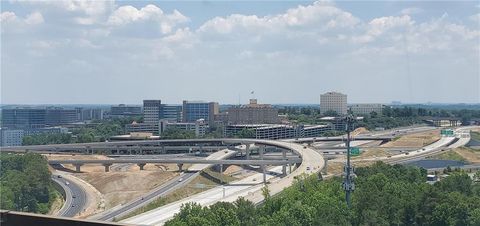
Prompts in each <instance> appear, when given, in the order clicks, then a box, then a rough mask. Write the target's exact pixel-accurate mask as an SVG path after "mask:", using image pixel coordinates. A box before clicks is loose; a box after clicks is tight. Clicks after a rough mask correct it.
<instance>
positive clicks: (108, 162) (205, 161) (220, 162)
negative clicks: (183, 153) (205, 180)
mask: <svg viewBox="0 0 480 226" xmlns="http://www.w3.org/2000/svg"><path fill="white" fill-rule="evenodd" d="M301 162H302V159H301V158H292V159H263V160H253V159H249V160H229V159H226V160H213V159H91V160H48V164H51V165H58V164H72V165H73V166H75V170H76V171H77V172H81V170H80V167H81V166H82V165H85V164H100V165H103V166H105V171H106V172H108V171H109V168H110V166H111V165H113V164H122V163H123V164H124V163H132V164H137V165H138V166H139V167H140V169H141V170H143V167H144V166H145V165H146V164H154V163H165V164H168V163H173V164H177V165H178V168H179V169H180V171H182V167H183V164H209V165H257V166H266V165H271V166H278V165H287V164H298V163H301Z"/></svg>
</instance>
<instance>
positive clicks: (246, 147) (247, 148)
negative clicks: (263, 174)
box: [245, 144, 250, 160]
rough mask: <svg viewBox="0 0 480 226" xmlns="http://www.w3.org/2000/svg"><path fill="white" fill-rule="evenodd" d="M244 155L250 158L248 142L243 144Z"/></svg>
mask: <svg viewBox="0 0 480 226" xmlns="http://www.w3.org/2000/svg"><path fill="white" fill-rule="evenodd" d="M245 156H246V158H247V160H249V159H250V144H246V145H245Z"/></svg>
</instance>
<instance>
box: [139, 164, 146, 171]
mask: <svg viewBox="0 0 480 226" xmlns="http://www.w3.org/2000/svg"><path fill="white" fill-rule="evenodd" d="M137 165H138V167H140V170H143V167H145V165H147V164H146V163H138V164H137Z"/></svg>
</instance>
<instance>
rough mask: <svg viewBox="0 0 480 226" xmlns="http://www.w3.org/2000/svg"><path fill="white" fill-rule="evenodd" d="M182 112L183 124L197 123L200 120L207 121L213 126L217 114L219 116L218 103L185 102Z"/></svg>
mask: <svg viewBox="0 0 480 226" xmlns="http://www.w3.org/2000/svg"><path fill="white" fill-rule="evenodd" d="M182 110H183V120H182V122H195V121H197V120H199V119H205V120H206V121H207V122H208V123H209V124H213V122H214V117H215V114H218V103H216V102H201V101H186V100H184V101H183V108H182Z"/></svg>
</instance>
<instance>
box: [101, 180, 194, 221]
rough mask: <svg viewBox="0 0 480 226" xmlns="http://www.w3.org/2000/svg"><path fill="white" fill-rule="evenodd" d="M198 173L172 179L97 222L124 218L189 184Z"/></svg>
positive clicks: (108, 213) (112, 211) (106, 214)
mask: <svg viewBox="0 0 480 226" xmlns="http://www.w3.org/2000/svg"><path fill="white" fill-rule="evenodd" d="M195 174H196V173H184V174H182V175H180V176H178V177H176V178H175V179H172V180H170V181H168V182H167V183H166V184H164V185H163V186H161V187H159V188H157V189H155V190H153V191H152V192H150V193H148V194H146V195H144V196H142V197H141V198H137V199H135V200H133V201H131V202H129V203H127V204H125V205H123V206H121V207H120V208H116V209H112V210H111V211H108V212H106V213H105V214H104V215H102V216H101V217H99V218H97V220H102V221H112V220H113V218H114V217H121V216H124V215H126V214H128V213H130V212H132V211H134V210H136V209H137V208H139V207H142V206H144V205H146V203H148V202H151V201H153V200H155V198H157V197H160V196H162V195H164V193H166V192H168V191H170V190H171V189H173V188H176V187H180V186H183V185H184V184H185V183H187V182H188V181H189V180H188V179H189V178H191V177H193V176H194V175H195Z"/></svg>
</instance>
